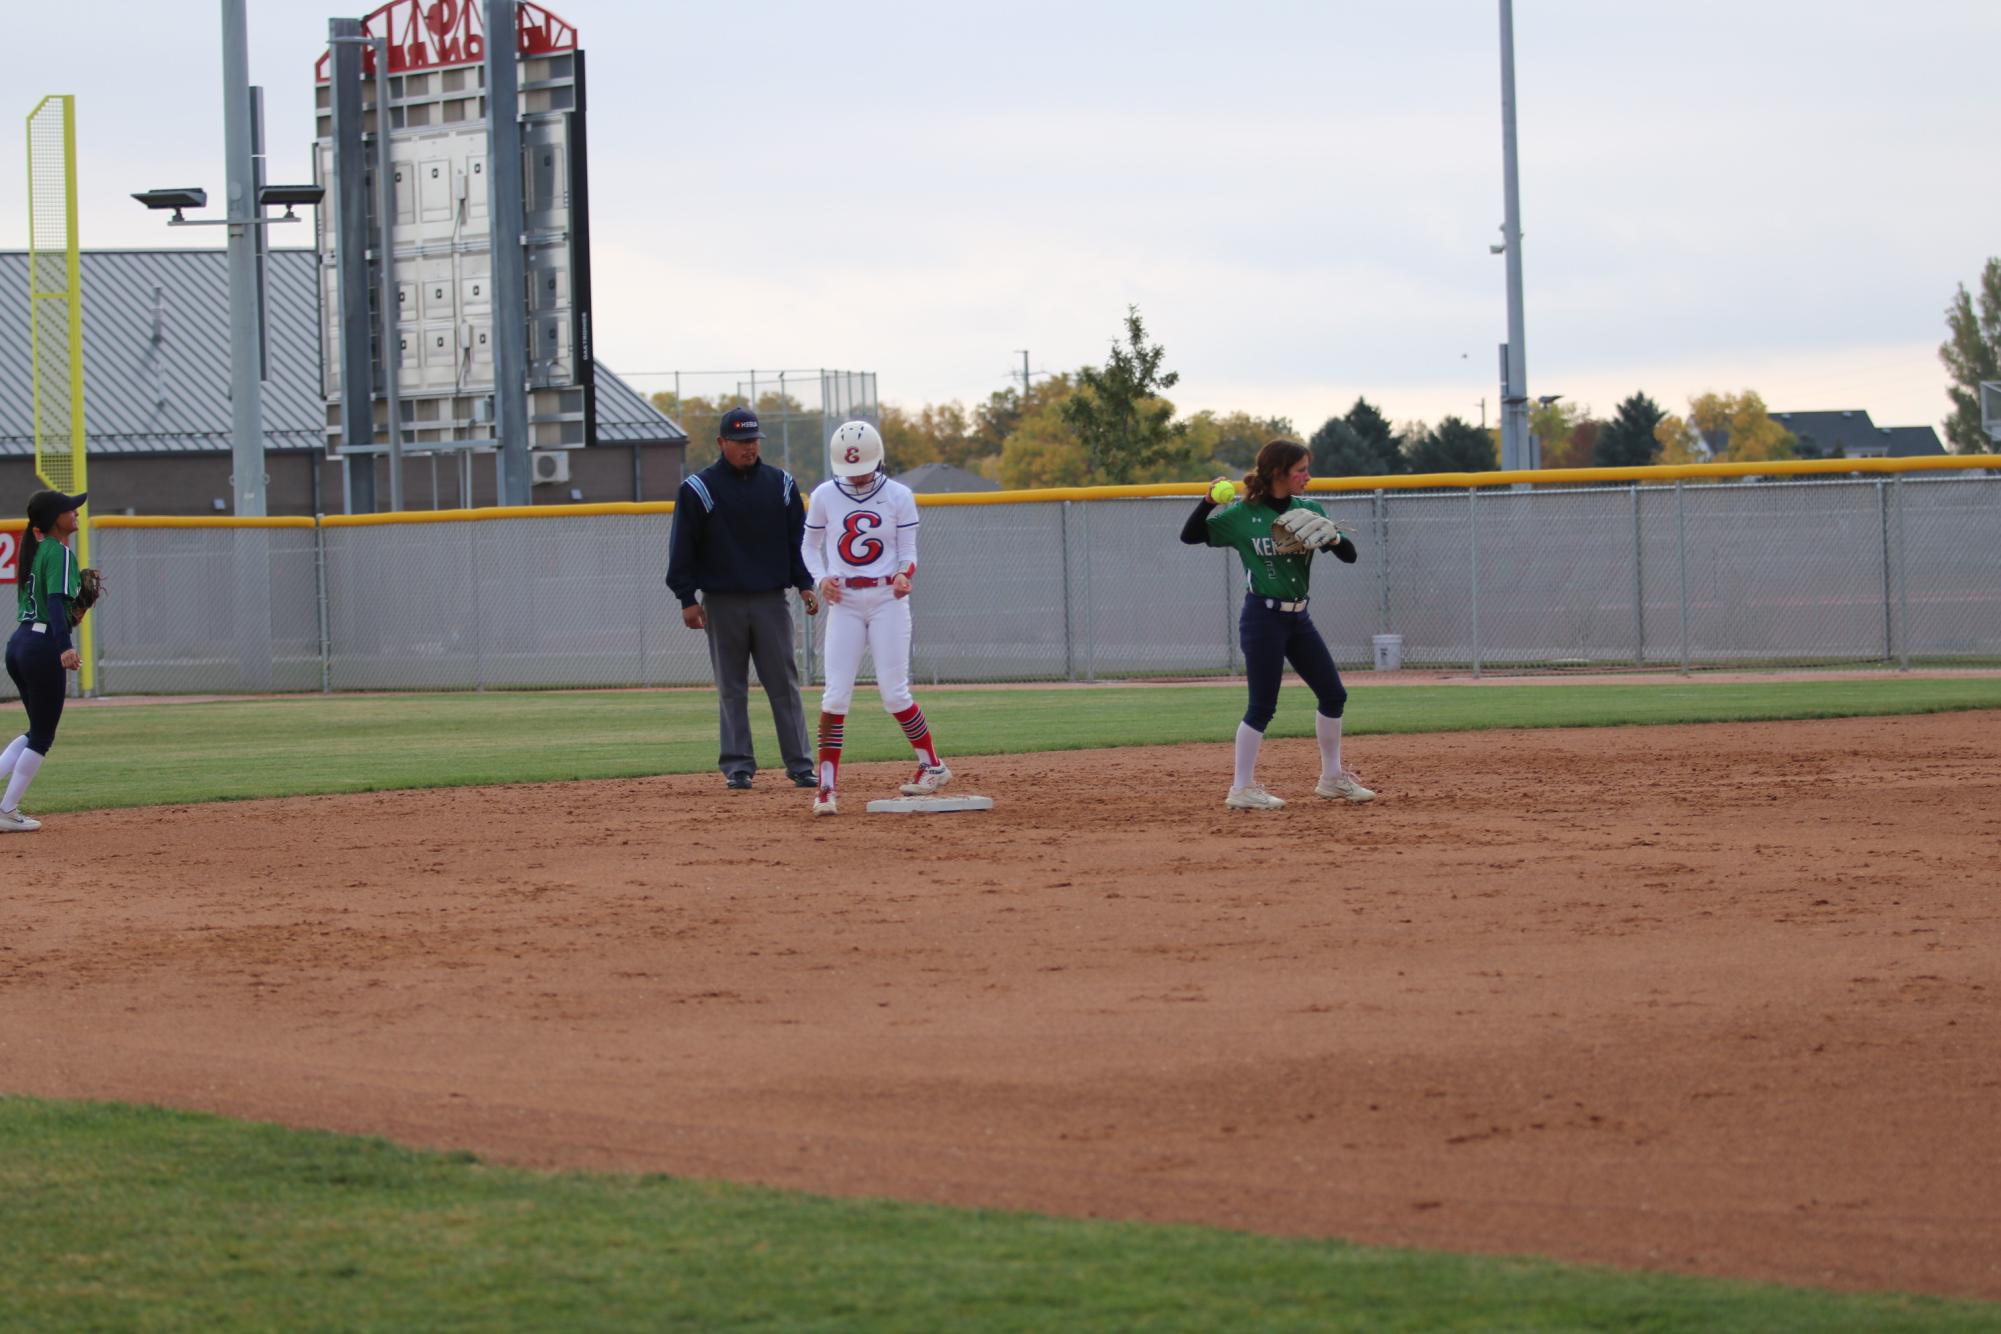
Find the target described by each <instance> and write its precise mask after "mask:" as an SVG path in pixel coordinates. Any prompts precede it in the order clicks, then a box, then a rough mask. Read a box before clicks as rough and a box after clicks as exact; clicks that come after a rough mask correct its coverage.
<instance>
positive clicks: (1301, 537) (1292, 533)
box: [1271, 509, 1341, 556]
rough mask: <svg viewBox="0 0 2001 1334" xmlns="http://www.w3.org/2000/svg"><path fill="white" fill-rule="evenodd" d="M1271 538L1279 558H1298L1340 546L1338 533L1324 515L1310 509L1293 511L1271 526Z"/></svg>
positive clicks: (1337, 529) (1280, 516)
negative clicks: (1325, 548)
mask: <svg viewBox="0 0 2001 1334" xmlns="http://www.w3.org/2000/svg"><path fill="white" fill-rule="evenodd" d="M1271 538H1272V545H1273V546H1275V547H1277V548H1278V554H1279V555H1281V556H1301V555H1304V554H1306V553H1307V552H1309V551H1318V550H1320V549H1321V548H1322V547H1331V546H1338V545H1340V542H1341V530H1340V528H1339V527H1337V526H1336V525H1335V523H1334V521H1333V520H1332V519H1330V518H1328V517H1327V516H1326V515H1324V514H1315V513H1314V512H1313V511H1312V510H1309V509H1292V510H1287V511H1286V512H1285V513H1283V514H1281V515H1279V516H1278V518H1277V520H1276V521H1274V522H1273V524H1272V526H1271Z"/></svg>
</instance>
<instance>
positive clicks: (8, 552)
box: [0, 528, 26, 584]
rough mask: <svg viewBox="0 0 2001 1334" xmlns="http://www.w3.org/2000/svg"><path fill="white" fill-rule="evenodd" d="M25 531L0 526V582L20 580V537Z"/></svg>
mask: <svg viewBox="0 0 2001 1334" xmlns="http://www.w3.org/2000/svg"><path fill="white" fill-rule="evenodd" d="M25 531H26V530H25V529H20V528H0V584H18V583H20V582H21V538H22V535H23V534H24V533H25Z"/></svg>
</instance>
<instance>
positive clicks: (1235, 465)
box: [1187, 409, 1295, 475]
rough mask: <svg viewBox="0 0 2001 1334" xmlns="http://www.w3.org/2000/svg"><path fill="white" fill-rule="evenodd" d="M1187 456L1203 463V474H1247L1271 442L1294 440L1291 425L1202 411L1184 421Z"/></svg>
mask: <svg viewBox="0 0 2001 1334" xmlns="http://www.w3.org/2000/svg"><path fill="white" fill-rule="evenodd" d="M1187 424H1188V444H1189V446H1190V453H1191V454H1192V455H1193V456H1195V457H1196V458H1198V459H1201V460H1206V461H1207V463H1208V464H1209V466H1208V467H1206V468H1204V469H1202V470H1201V471H1202V472H1204V474H1205V475H1206V474H1210V473H1214V472H1215V471H1216V469H1217V468H1219V467H1220V468H1221V469H1222V470H1223V471H1225V472H1247V471H1249V470H1250V466H1251V464H1252V463H1254V462H1255V461H1256V460H1257V457H1258V451H1259V450H1260V449H1263V448H1264V447H1265V445H1266V444H1267V443H1269V442H1270V441H1273V440H1290V439H1293V438H1294V434H1295V433H1294V430H1293V425H1292V422H1291V420H1290V419H1289V418H1286V417H1259V416H1255V415H1253V414H1252V413H1248V412H1230V413H1225V414H1223V415H1221V416H1218V415H1217V414H1216V413H1214V412H1211V411H1208V410H1207V409H1204V410H1203V411H1201V412H1198V413H1196V414H1195V415H1194V416H1192V417H1190V418H1188V422H1187Z"/></svg>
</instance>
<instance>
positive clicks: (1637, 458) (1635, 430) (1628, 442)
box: [1591, 394, 1667, 468]
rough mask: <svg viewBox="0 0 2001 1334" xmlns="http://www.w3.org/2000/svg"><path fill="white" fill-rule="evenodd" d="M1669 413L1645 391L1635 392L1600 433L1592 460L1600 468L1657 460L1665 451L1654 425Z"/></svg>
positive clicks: (1633, 465) (1638, 466)
mask: <svg viewBox="0 0 2001 1334" xmlns="http://www.w3.org/2000/svg"><path fill="white" fill-rule="evenodd" d="M1666 416H1667V413H1666V412H1665V411H1663V410H1662V408H1661V405H1660V404H1658V403H1656V402H1654V401H1653V400H1652V399H1651V398H1648V397H1647V396H1646V395H1645V394H1634V395H1633V396H1632V397H1631V398H1629V399H1627V400H1626V401H1625V402H1623V403H1621V404H1620V405H1619V409H1618V411H1617V412H1616V413H1614V414H1613V417H1612V420H1611V421H1610V422H1608V423H1606V424H1605V426H1604V428H1603V429H1602V430H1600V431H1599V432H1598V439H1597V441H1596V443H1594V444H1593V445H1592V447H1591V462H1592V463H1593V464H1594V465H1595V466H1597V467H1600V468H1643V467H1645V466H1647V465H1648V464H1650V463H1652V462H1654V460H1655V458H1656V457H1657V456H1658V455H1659V454H1660V450H1661V446H1660V441H1658V440H1656V439H1655V438H1654V428H1656V427H1658V426H1659V425H1660V424H1661V419H1662V418H1664V417H1666Z"/></svg>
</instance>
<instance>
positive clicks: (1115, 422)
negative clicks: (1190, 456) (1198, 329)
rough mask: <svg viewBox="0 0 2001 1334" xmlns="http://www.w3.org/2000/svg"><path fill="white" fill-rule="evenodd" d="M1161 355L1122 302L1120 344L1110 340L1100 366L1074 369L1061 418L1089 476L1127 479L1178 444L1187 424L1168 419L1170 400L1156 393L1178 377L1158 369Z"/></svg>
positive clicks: (1115, 480)
mask: <svg viewBox="0 0 2001 1334" xmlns="http://www.w3.org/2000/svg"><path fill="white" fill-rule="evenodd" d="M1166 355H1167V351H1166V349H1165V348H1163V347H1161V346H1160V345H1159V344H1154V345H1152V346H1148V345H1147V341H1146V325H1145V324H1144V323H1142V322H1141V320H1140V315H1139V309H1138V307H1136V306H1128V307H1126V341H1125V343H1124V344H1123V345H1121V344H1119V343H1116V342H1115V343H1113V344H1112V350H1111V355H1110V356H1109V357H1108V358H1106V361H1105V365H1104V367H1103V369H1098V368H1096V367H1091V366H1086V367H1084V368H1082V369H1080V370H1079V371H1078V372H1077V392H1076V393H1075V394H1073V395H1071V396H1070V398H1069V400H1068V401H1067V402H1066V403H1065V404H1064V405H1063V419H1064V421H1066V422H1067V423H1068V424H1069V425H1070V427H1071V429H1072V430H1073V431H1075V432H1076V435H1077V440H1078V443H1080V444H1081V445H1082V446H1083V447H1084V457H1085V458H1086V459H1088V460H1089V461H1090V469H1091V477H1092V479H1093V480H1094V481H1098V482H1105V483H1111V484H1114V485H1116V484H1119V483H1123V482H1130V481H1132V480H1133V479H1134V477H1135V476H1136V475H1137V474H1139V473H1140V472H1142V471H1144V470H1147V469H1150V468H1152V467H1154V466H1155V465H1157V464H1159V463H1161V462H1164V461H1165V460H1167V459H1168V458H1170V457H1171V456H1172V455H1173V454H1174V453H1175V451H1176V450H1178V449H1179V448H1180V447H1181V444H1182V437H1183V436H1185V435H1186V434H1187V433H1188V428H1187V425H1186V424H1185V423H1177V422H1175V421H1174V420H1173V418H1174V405H1173V404H1172V403H1170V402H1168V401H1167V400H1166V398H1164V397H1163V396H1162V394H1163V391H1165V390H1168V389H1171V388H1173V387H1174V385H1175V384H1176V383H1177V382H1178V381H1179V380H1180V379H1181V376H1180V373H1179V372H1176V371H1166V372H1163V371H1162V370H1161V369H1160V363H1161V361H1162V360H1163V359H1164V358H1165V357H1166Z"/></svg>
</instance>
